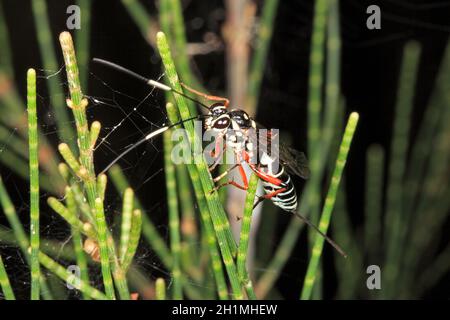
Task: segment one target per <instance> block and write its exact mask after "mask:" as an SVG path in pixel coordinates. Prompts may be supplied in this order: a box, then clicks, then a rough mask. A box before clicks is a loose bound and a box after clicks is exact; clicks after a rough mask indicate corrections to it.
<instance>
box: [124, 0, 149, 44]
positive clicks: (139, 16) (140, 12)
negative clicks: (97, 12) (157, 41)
mask: <svg viewBox="0 0 450 320" xmlns="http://www.w3.org/2000/svg"><path fill="white" fill-rule="evenodd" d="M121 2H122V4H123V6H124V7H125V9H126V10H127V11H128V14H129V15H130V16H131V18H132V19H133V21H134V23H135V24H136V25H137V26H138V28H139V30H140V32H141V34H142V36H143V37H144V39H145V40H146V41H147V42H149V43H150V40H151V34H150V30H151V29H152V19H151V17H150V15H149V14H148V13H147V10H146V9H145V7H144V6H143V5H142V4H141V3H139V1H137V0H121Z"/></svg>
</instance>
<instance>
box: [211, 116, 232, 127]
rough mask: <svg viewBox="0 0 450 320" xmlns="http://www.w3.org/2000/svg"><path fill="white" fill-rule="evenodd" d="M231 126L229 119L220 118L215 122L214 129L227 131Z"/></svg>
mask: <svg viewBox="0 0 450 320" xmlns="http://www.w3.org/2000/svg"><path fill="white" fill-rule="evenodd" d="M229 125H230V119H229V118H219V119H217V120H216V121H215V122H214V124H213V127H214V128H215V129H225V128H228V127H229Z"/></svg>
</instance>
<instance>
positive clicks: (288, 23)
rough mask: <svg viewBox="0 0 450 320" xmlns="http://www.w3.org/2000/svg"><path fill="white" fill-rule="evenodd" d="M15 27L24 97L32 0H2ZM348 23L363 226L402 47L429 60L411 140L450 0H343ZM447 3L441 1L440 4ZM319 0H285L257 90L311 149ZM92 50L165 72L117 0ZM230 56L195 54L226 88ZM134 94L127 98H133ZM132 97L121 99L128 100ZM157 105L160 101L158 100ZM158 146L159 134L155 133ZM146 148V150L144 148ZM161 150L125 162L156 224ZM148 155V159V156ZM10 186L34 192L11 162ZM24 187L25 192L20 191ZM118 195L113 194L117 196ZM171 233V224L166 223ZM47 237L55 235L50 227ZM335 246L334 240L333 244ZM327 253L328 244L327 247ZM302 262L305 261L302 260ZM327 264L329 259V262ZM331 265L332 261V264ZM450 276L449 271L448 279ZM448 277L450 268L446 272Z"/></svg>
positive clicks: (192, 6) (189, 5) (201, 68)
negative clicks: (371, 160)
mask: <svg viewBox="0 0 450 320" xmlns="http://www.w3.org/2000/svg"><path fill="white" fill-rule="evenodd" d="M2 2H3V6H4V10H5V13H6V19H7V24H8V27H9V36H10V40H11V47H12V52H13V62H14V68H15V72H16V76H17V80H16V82H17V86H18V88H19V91H20V93H21V95H22V96H23V97H25V92H26V91H25V74H26V70H27V68H29V67H35V68H42V62H41V59H40V55H39V48H38V45H37V39H36V36H35V26H34V21H33V17H32V13H31V8H30V3H29V2H28V1H22V0H21V1H18V0H14V1H12V0H4V1H2ZM340 2H341V30H342V45H343V47H342V78H341V79H342V80H341V86H342V92H343V94H344V96H345V98H346V102H347V114H348V113H350V112H351V111H358V112H359V113H360V124H359V127H358V130H357V134H356V136H355V139H354V142H353V146H352V148H351V152H350V155H349V160H348V164H347V167H346V172H345V175H346V183H347V191H348V192H347V194H348V196H347V202H348V204H349V209H350V213H351V218H352V222H353V223H354V226H355V228H357V227H358V226H360V225H361V223H362V212H363V211H362V210H363V204H364V174H363V172H364V170H365V151H366V148H367V146H368V145H370V144H372V143H379V144H381V145H383V146H384V148H385V150H386V152H387V154H386V157H389V154H388V150H389V144H390V138H391V129H392V120H393V119H392V118H393V112H394V105H395V99H396V96H395V94H396V90H397V81H398V71H399V68H400V62H401V57H402V50H403V46H404V44H405V43H406V41H407V40H411V39H415V40H417V41H419V42H420V44H421V45H422V55H421V63H420V67H419V75H418V79H419V80H418V83H417V86H416V95H415V100H414V112H413V121H414V123H413V126H412V130H411V133H412V136H411V138H412V139H413V138H414V136H415V134H416V129H417V125H418V124H419V123H420V120H421V117H422V114H423V111H424V109H425V107H426V105H427V101H428V99H429V96H430V93H431V90H432V88H433V84H434V79H435V75H436V72H437V70H438V68H439V62H440V59H441V57H442V53H443V49H444V47H445V43H446V39H447V37H448V34H449V32H450V25H449V17H450V2H448V1H435V2H436V3H437V4H438V5H436V6H429V4H430V1H399V0H398V1H397V0H389V1H387V0H386V1H365V0H363V1H360V0H341V1H340ZM70 4H71V2H70V1H60V0H58V1H56V0H53V1H48V6H49V14H50V21H51V28H52V32H53V35H54V44H55V47H56V48H58V59H59V62H60V66H62V65H63V61H62V57H61V55H60V54H59V46H58V42H57V35H58V34H59V33H60V32H61V31H63V30H64V29H65V22H66V18H67V15H66V13H65V12H66V8H67V6H68V5H70ZM183 4H184V6H183V7H184V14H185V20H186V28H187V38H188V40H189V41H201V40H202V35H203V34H204V33H205V32H206V31H211V32H215V33H217V34H219V35H220V28H221V25H222V24H223V22H224V19H225V17H224V4H223V3H222V2H221V1H183ZM370 4H378V5H379V6H380V7H381V10H382V29H381V30H368V29H367V28H366V19H367V16H368V15H367V14H366V13H365V11H366V8H367V6H368V5H370ZM439 4H441V5H439ZM145 6H146V7H147V9H148V10H149V11H150V12H151V13H152V14H155V13H156V12H157V9H156V6H155V4H154V2H153V1H146V2H145ZM312 9H313V4H312V1H283V0H282V1H280V6H279V10H278V13H277V17H276V22H275V28H274V34H273V41H272V43H271V47H270V51H269V56H268V63H267V64H266V69H265V71H264V74H265V77H264V81H263V87H262V91H261V92H262V93H261V96H260V99H259V101H260V102H259V104H258V112H257V115H256V119H257V120H258V121H259V122H261V123H262V124H264V125H266V126H268V127H273V128H280V129H281V130H285V131H286V132H289V133H290V134H291V135H292V137H295V140H294V144H295V147H297V148H298V149H300V150H305V149H306V143H305V141H306V139H305V137H306V121H305V119H306V101H307V81H308V60H309V43H310V35H311V23H312ZM198 17H201V18H202V19H203V21H204V23H203V25H201V26H200V27H199V28H198V27H194V25H195V23H193V21H194V19H196V18H198ZM90 44H91V56H92V57H94V56H95V57H101V58H105V59H108V60H111V61H114V62H117V63H119V64H122V65H124V66H126V67H128V68H130V69H132V70H135V71H138V72H140V73H142V74H144V75H146V76H149V77H152V76H153V77H154V76H155V75H160V74H161V66H160V63H159V58H158V56H157V54H156V53H155V52H154V51H153V49H152V48H151V47H150V46H149V45H147V43H146V42H145V40H144V39H143V38H142V36H141V34H140V32H139V30H138V28H137V27H136V25H135V24H134V23H133V21H132V20H131V18H130V17H129V15H128V14H127V12H126V11H125V9H124V8H123V6H122V5H121V4H120V2H119V1H93V6H92V27H91V43H90ZM225 62H226V61H225V56H224V52H223V51H219V52H215V53H211V54H209V55H207V56H197V57H196V58H195V66H196V68H197V69H196V72H197V74H198V75H200V76H201V78H200V79H202V82H203V84H204V86H205V87H206V88H208V90H209V91H210V92H214V93H223V92H225V90H226V88H225V84H226V81H225V79H226V78H225ZM89 70H90V72H92V73H93V74H94V75H95V77H99V78H100V79H101V80H103V81H106V82H107V83H108V84H109V85H111V86H112V87H113V88H115V89H117V90H120V91H121V92H124V93H126V94H128V95H130V96H132V97H135V98H136V99H138V100H139V99H142V98H143V97H144V96H145V95H146V94H147V93H148V89H147V88H146V87H145V86H142V85H141V83H139V82H137V81H133V80H130V79H129V78H127V77H124V76H123V75H121V74H118V73H117V72H114V71H112V70H107V69H105V68H103V67H101V66H97V65H91V66H90V68H89ZM95 77H94V76H90V82H89V87H88V89H87V90H86V89H85V92H86V93H87V94H88V95H92V96H96V97H109V96H111V91H110V90H109V89H107V88H105V86H103V85H102V84H101V83H100V81H99V80H97V79H96V78H95ZM38 90H39V92H40V93H41V94H40V95H41V102H42V103H43V105H44V106H46V107H48V104H49V101H48V94H47V93H46V88H45V80H44V79H41V80H40V81H39V87H38ZM162 98H163V95H162V94H158V95H155V96H153V97H151V98H150V99H149V100H148V101H147V104H148V106H149V107H147V108H146V109H141V111H140V112H141V113H142V114H144V115H145V116H146V117H148V118H149V119H151V120H152V121H154V122H157V123H162V122H164V120H165V119H164V118H162V117H163V114H162V112H161V110H160V109H159V108H157V107H155V106H158V105H159V106H162V105H163V104H162V103H163V102H162V101H163V100H162ZM128 102H129V101H128ZM125 104H126V102H124V105H123V107H125ZM151 106H153V107H155V108H150V107H151ZM47 112H48V109H47V110H46V109H43V111H41V113H42V114H40V118H41V119H44V118H45V117H46V115H47ZM89 116H90V119H98V120H100V121H101V122H102V123H103V124H104V125H105V124H106V125H108V124H109V126H113V125H114V124H116V123H118V122H119V121H120V120H122V119H123V114H122V113H121V112H120V110H114V109H111V108H108V109H105V108H102V107H101V106H97V107H93V108H91V109H90V110H89ZM136 121H137V123H138V125H141V126H142V128H141V130H143V131H145V130H146V129H148V128H149V126H148V123H146V122H145V121H139V119H136ZM46 122H47V126H46V128H47V130H48V133H49V137H50V139H53V141H54V143H55V145H56V143H57V138H56V135H55V134H52V133H51V132H52V125H51V119H47V120H46ZM139 137H140V134H139V132H138V131H137V130H136V128H135V127H134V126H133V125H132V124H131V123H129V122H124V124H123V125H122V126H121V127H120V128H119V129H118V130H117V131H116V132H115V133H114V134H112V135H111V137H110V138H109V139H108V142H109V144H110V148H111V149H112V150H111V149H109V148H106V147H104V148H100V149H99V150H98V151H97V153H96V161H97V162H96V168H98V169H100V168H102V167H104V166H105V165H106V164H107V163H108V161H110V160H111V159H112V158H113V156H114V154H115V153H118V152H119V151H121V150H123V148H124V147H126V146H127V145H129V144H131V143H132V142H133V141H136V140H137V139H138V138H139ZM155 145H156V146H158V145H159V146H160V142H159V143H158V142H155ZM144 149H146V150H147V151H146V153H145V155H144V156H142V154H143V151H144ZM161 160H162V154H161V153H158V152H155V149H154V148H153V147H151V146H150V147H143V148H141V149H139V150H138V151H137V152H136V153H134V154H131V155H130V156H129V157H127V158H126V159H125V161H124V162H121V164H122V165H123V166H124V167H127V168H128V171H127V174H128V175H129V177H132V178H133V177H134V178H136V179H137V180H133V181H136V182H135V187H138V188H139V191H138V192H139V194H140V195H141V198H142V199H144V204H145V205H146V207H147V208H154V209H153V211H152V212H151V215H152V219H154V220H155V222H156V223H157V224H158V225H164V224H165V223H166V220H165V212H166V208H165V200H164V196H165V195H164V189H165V188H164V187H163V186H164V176H163V174H161V173H160V174H158V175H156V176H155V177H154V178H152V179H151V180H150V181H149V182H147V183H145V184H142V182H143V181H144V180H145V178H148V177H150V176H151V175H152V174H153V173H155V172H157V171H158V169H159V168H161V165H162V162H161ZM143 162H144V163H143ZM1 174H2V176H3V177H4V178H5V180H6V183H7V187H8V190H11V196H12V197H13V198H14V199H13V200H14V201H15V203H17V204H18V205H19V206H20V205H21V202H23V201H25V202H27V200H24V199H23V198H27V197H25V196H24V193H23V192H24V191H25V190H27V183H26V182H24V181H21V180H20V179H19V178H17V177H15V176H14V175H12V174H11V173H9V171H8V170H7V169H5V168H2V169H1ZM21 190H22V191H21ZM112 196H113V195H110V197H112ZM279 220H280V221H281V222H280V226H279V233H280V234H279V236H280V237H281V236H282V232H283V230H284V228H285V223H287V222H288V218H287V217H285V218H281V219H279ZM161 231H162V232H163V233H164V232H165V230H164V228H162V229H161ZM47 236H48V235H47ZM304 240H305V239H304V238H302V237H301V238H300V241H299V244H298V250H294V252H297V253H296V254H298V256H296V257H292V259H290V262H289V263H288V264H287V266H286V268H285V270H284V272H283V274H286V275H288V276H286V277H285V276H282V277H281V278H280V280H279V281H278V284H277V286H278V289H279V290H280V292H281V293H282V294H283V296H284V297H285V298H289V299H294V298H297V297H298V291H299V288H300V284H301V279H302V278H303V274H304V269H305V268H306V260H304V259H305V256H302V255H301V254H300V253H298V252H301V251H302V250H303V251H304V247H303V246H302V245H301V243H300V242H301V241H304ZM327 250H328V249H327ZM326 252H328V251H326ZM299 261H300V265H301V266H300V267H299ZM325 262H329V263H326V264H325V265H326V266H327V267H326V271H329V273H327V272H326V274H329V275H325V277H326V278H325V280H326V281H325V283H326V284H327V287H326V288H325V298H332V297H333V294H334V289H335V284H334V282H333V281H334V276H333V267H332V260H331V258H330V255H329V254H328V255H327V254H326V255H325ZM328 266H329V267H328ZM328 269H329V270H328ZM444 280H445V279H444ZM446 280H447V282H448V280H449V279H448V276H447V279H446ZM447 289H448V286H447V285H446V284H445V282H444V283H442V284H441V285H439V286H438V287H436V288H434V289H433V290H432V291H431V292H429V293H428V294H427V296H426V297H441V298H442V297H447V294H448V292H447Z"/></svg>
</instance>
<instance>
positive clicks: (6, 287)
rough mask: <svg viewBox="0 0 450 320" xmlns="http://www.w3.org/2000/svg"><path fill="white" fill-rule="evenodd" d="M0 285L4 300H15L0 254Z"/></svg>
mask: <svg viewBox="0 0 450 320" xmlns="http://www.w3.org/2000/svg"><path fill="white" fill-rule="evenodd" d="M0 286H1V287H2V290H3V295H4V296H5V299H6V300H16V297H15V295H14V292H13V290H12V288H11V283H10V282H9V278H8V274H7V273H6V269H5V265H4V264H3V260H2V256H1V255H0Z"/></svg>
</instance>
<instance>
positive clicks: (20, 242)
mask: <svg viewBox="0 0 450 320" xmlns="http://www.w3.org/2000/svg"><path fill="white" fill-rule="evenodd" d="M0 203H1V205H2V208H3V212H4V213H5V216H6V219H7V220H8V222H9V224H10V225H11V228H12V230H13V239H14V241H15V242H16V245H17V246H18V247H19V248H20V249H21V250H22V252H23V254H24V255H25V258H26V260H27V263H28V265H29V266H30V267H31V259H30V252H29V250H28V248H29V245H30V244H29V241H28V237H27V235H26V233H25V230H24V228H23V226H22V223H21V222H20V220H19V217H18V216H17V212H16V209H15V208H14V205H13V203H12V202H11V199H10V197H9V195H8V192H7V191H6V188H5V185H4V184H3V181H2V178H1V177H0ZM5 238H6V237H5V235H2V236H0V241H4V240H5ZM40 281H41V287H42V290H41V293H42V296H43V298H44V299H46V300H51V299H52V296H51V294H50V290H49V288H48V286H47V283H46V282H45V278H44V276H43V275H42V274H41V277H40Z"/></svg>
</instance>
